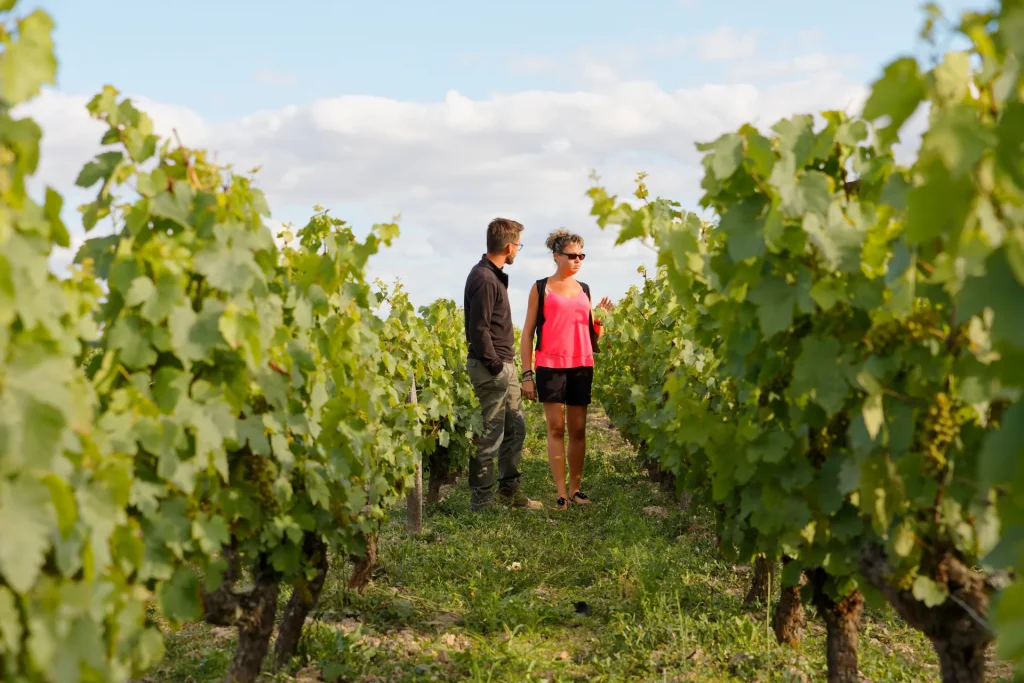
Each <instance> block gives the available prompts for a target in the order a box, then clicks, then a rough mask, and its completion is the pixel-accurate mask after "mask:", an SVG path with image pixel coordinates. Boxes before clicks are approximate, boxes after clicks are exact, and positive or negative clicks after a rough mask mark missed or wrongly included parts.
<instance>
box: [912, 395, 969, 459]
mask: <svg viewBox="0 0 1024 683" xmlns="http://www.w3.org/2000/svg"><path fill="white" fill-rule="evenodd" d="M960 422H961V420H960V418H959V416H958V411H956V410H955V406H954V404H953V402H952V401H951V400H950V398H949V396H948V395H947V394H946V393H944V392H939V393H937V394H936V395H935V398H934V399H933V401H932V404H931V405H930V406H929V407H928V412H927V414H926V415H925V417H924V420H923V422H922V424H921V429H920V431H919V432H918V435H919V442H920V448H921V452H922V453H923V454H924V457H925V460H926V461H927V462H928V463H930V464H931V465H933V466H934V468H935V469H936V470H942V469H944V468H945V467H946V450H947V449H948V448H949V446H950V445H951V444H952V443H953V440H954V439H956V437H957V435H958V434H959V433H960Z"/></svg>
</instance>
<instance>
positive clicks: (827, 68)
mask: <svg viewBox="0 0 1024 683" xmlns="http://www.w3.org/2000/svg"><path fill="white" fill-rule="evenodd" d="M858 62H859V59H858V58H857V57H856V56H854V55H829V54H825V53H822V52H815V53H812V54H804V55H800V56H798V57H793V58H792V59H749V60H744V61H741V62H740V63H739V64H736V65H735V66H733V67H730V68H729V70H728V71H727V72H726V77H727V78H729V79H731V80H741V81H762V80H767V79H777V78H784V77H787V76H788V77H793V76H799V75H804V74H813V73H824V72H841V71H842V70H843V69H850V68H853V67H855V66H857V63H858Z"/></svg>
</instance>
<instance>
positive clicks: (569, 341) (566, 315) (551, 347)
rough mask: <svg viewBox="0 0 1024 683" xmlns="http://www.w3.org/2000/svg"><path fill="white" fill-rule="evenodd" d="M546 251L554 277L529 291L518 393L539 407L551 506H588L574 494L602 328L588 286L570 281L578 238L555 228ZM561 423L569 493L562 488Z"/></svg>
mask: <svg viewBox="0 0 1024 683" xmlns="http://www.w3.org/2000/svg"><path fill="white" fill-rule="evenodd" d="M547 247H548V249H550V250H551V256H552V258H553V259H554V261H555V274H554V275H552V276H550V277H546V278H543V279H541V280H537V282H536V283H535V284H534V285H533V287H532V288H531V289H530V300H529V304H528V306H527V311H526V322H525V323H524V324H523V335H522V340H521V342H520V349H519V351H520V355H521V356H522V361H523V395H524V396H525V397H526V398H527V399H529V400H531V401H535V400H540V401H541V403H543V404H544V418H545V420H546V421H547V427H548V462H549V463H550V465H551V474H552V476H553V477H554V478H555V486H556V487H557V488H558V502H557V507H558V509H560V510H564V509H566V507H568V503H569V502H573V503H576V504H579V505H586V504H588V503H590V499H589V498H588V497H587V495H586V494H585V493H583V492H582V491H581V490H580V480H581V478H582V476H583V456H584V453H585V452H586V446H587V406H588V405H590V389H591V384H592V383H593V379H594V353H596V352H597V351H598V350H599V349H598V344H597V342H598V340H599V339H600V338H601V334H602V327H601V323H600V321H595V320H594V315H593V311H591V308H590V307H591V300H590V288H589V287H587V285H586V284H584V283H582V282H578V281H577V280H576V273H578V272H579V270H580V266H581V265H582V264H583V259H584V257H585V255H584V254H583V238H582V237H580V236H579V235H575V234H573V233H570V232H569V231H568V230H564V229H560V230H555V231H554V232H552V233H551V234H550V235H549V236H548V239H547ZM598 308H600V309H602V310H605V311H610V310H611V309H612V302H611V301H610V300H609V299H608V297H604V298H603V299H601V303H600V304H598ZM534 332H536V333H537V343H536V351H537V355H536V365H535V364H534V354H533V351H534V345H533V338H534ZM534 367H536V372H535V371H534ZM566 423H568V425H569V489H568V491H569V495H566V487H565V427H566Z"/></svg>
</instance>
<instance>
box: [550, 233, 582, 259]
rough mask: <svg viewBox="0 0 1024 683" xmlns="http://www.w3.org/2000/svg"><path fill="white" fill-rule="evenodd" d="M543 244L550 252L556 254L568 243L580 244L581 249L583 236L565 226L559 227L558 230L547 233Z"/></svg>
mask: <svg viewBox="0 0 1024 683" xmlns="http://www.w3.org/2000/svg"><path fill="white" fill-rule="evenodd" d="M545 244H546V245H547V247H548V249H550V250H551V253H552V254H557V253H558V252H560V251H562V249H565V247H566V246H567V245H570V244H578V245H580V249H582V248H583V238H582V237H580V236H579V235H577V234H576V233H573V232H569V231H568V230H566V229H565V228H559V229H558V230H553V231H551V234H550V235H548V239H547V241H546V242H545Z"/></svg>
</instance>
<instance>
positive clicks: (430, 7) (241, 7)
mask: <svg viewBox="0 0 1024 683" xmlns="http://www.w3.org/2000/svg"><path fill="white" fill-rule="evenodd" d="M38 4H39V5H40V6H42V7H44V8H46V9H47V10H48V11H50V12H51V14H52V15H53V16H54V17H55V19H56V22H57V32H56V40H57V43H58V57H59V59H60V61H61V74H60V83H59V87H60V89H61V90H65V91H68V92H75V93H92V92H95V91H96V90H98V89H99V88H100V87H102V85H103V84H104V83H108V82H110V83H114V84H116V85H117V87H119V88H120V89H121V90H123V91H127V92H132V93H137V94H140V95H146V96H149V97H151V98H153V99H156V100H160V101H165V102H173V103H176V104H182V105H187V106H189V107H192V108H194V109H195V110H196V111H198V112H200V113H202V114H203V115H204V116H207V117H209V118H211V119H214V120H217V119H224V118H230V117H234V116H238V115H241V114H244V113H247V112H251V111H254V110H259V109H264V108H272V107H278V106H281V105H283V104H301V103H307V102H311V101H313V100H314V99H316V98H319V97H326V96H333V95H342V94H365V95H378V96H383V97H390V98H400V99H403V100H414V101H433V100H438V99H440V98H441V97H443V95H444V93H445V91H446V90H447V89H449V88H456V89H458V90H459V91H460V92H461V93H463V94H465V95H467V96H469V97H471V98H476V97H483V96H486V95H488V94H490V93H491V92H493V91H519V90H529V89H556V90H563V89H568V88H570V87H572V83H571V80H570V79H567V78H564V77H559V76H558V75H553V74H546V73H538V72H536V71H525V72H524V71H522V70H517V69H516V68H515V66H514V65H515V62H516V60H522V59H530V58H549V59H566V58H567V57H568V56H569V55H572V54H574V53H576V52H577V51H586V50H589V51H590V52H592V53H593V55H594V57H595V58H598V59H600V58H601V57H602V56H611V57H614V56H615V51H616V49H619V50H622V49H630V48H638V47H644V46H647V47H651V46H656V45H658V44H664V45H665V46H670V45H671V44H672V41H673V40H676V39H678V38H680V37H685V36H694V35H699V34H703V33H706V32H709V31H711V30H713V29H715V28H718V27H721V26H729V27H732V28H734V29H737V30H739V31H746V30H751V31H755V32H757V34H759V36H761V37H762V39H763V40H764V42H765V43H766V44H767V47H768V48H769V49H770V48H771V42H772V40H773V39H774V40H775V42H779V41H781V40H784V39H793V38H794V37H796V36H799V35H800V34H801V33H803V32H808V31H815V32H818V33H819V34H820V35H821V37H822V38H823V42H822V44H821V45H815V46H813V49H815V50H821V49H827V50H828V52H830V53H836V54H848V55H853V56H855V57H856V58H857V59H858V62H857V64H856V66H854V67H852V68H851V69H850V70H849V73H850V75H851V76H852V77H855V78H858V79H861V80H865V81H867V80H870V79H871V78H873V77H875V76H876V75H877V74H878V72H879V70H880V68H881V66H882V65H884V63H885V62H886V61H887V60H888V59H889V58H891V57H892V56H894V55H895V54H897V53H900V52H904V51H906V50H908V49H909V48H911V47H912V46H913V45H914V44H915V42H916V34H917V31H918V28H919V26H920V23H921V19H922V12H921V10H920V9H919V5H920V4H921V3H919V2H917V1H915V0H863V1H861V2H852V3H851V2H839V1H838V0H831V1H829V0H826V1H825V2H822V1H821V0H774V1H773V2H763V1H753V0H724V1H723V0H718V1H712V0H690V1H689V2H687V1H685V0H684V1H680V0H633V1H632V2H622V1H619V0H586V1H585V2H584V1H582V0H580V1H574V2H570V1H566V0H561V1H556V0H551V1H543V0H521V1H520V2H516V3H485V2H480V1H479V0H477V1H470V0H438V1H437V2H423V1H422V0H390V1H388V0H381V1H380V2H369V1H367V0H360V1H359V2H349V1H340V0H339V1H336V2H328V1H327V0H319V1H315V0H291V1H290V2H271V1H270V0H232V1H226V0H206V1H205V2H204V1H202V0H177V1H176V2H173V3H162V2H154V1H152V0H150V1H149V2H147V1H145V0H141V1H140V0H134V1H118V0H91V1H90V0H48V1H46V2H40V3H38ZM963 4H964V3H963V2H946V3H943V5H944V6H946V7H953V8H955V7H958V6H962V5H963ZM777 49H778V51H779V53H780V54H782V53H783V52H784V49H782V48H777ZM790 51H792V48H791V50H790ZM669 53H670V50H669ZM638 61H639V63H638V64H636V65H635V66H634V68H635V70H636V71H637V72H639V73H642V74H644V75H645V76H647V77H650V78H653V79H654V80H655V81H657V82H658V83H659V84H661V85H662V86H664V87H666V88H668V89H672V88H676V87H683V86H687V85H692V84H694V83H698V82H703V81H705V80H708V79H715V78H717V77H719V76H720V74H721V72H722V67H721V66H720V65H715V64H710V65H709V64H700V63H693V61H692V60H689V59H687V58H686V57H685V56H671V54H669V55H668V56H664V57H659V56H645V57H641V58H639V60H638Z"/></svg>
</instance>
